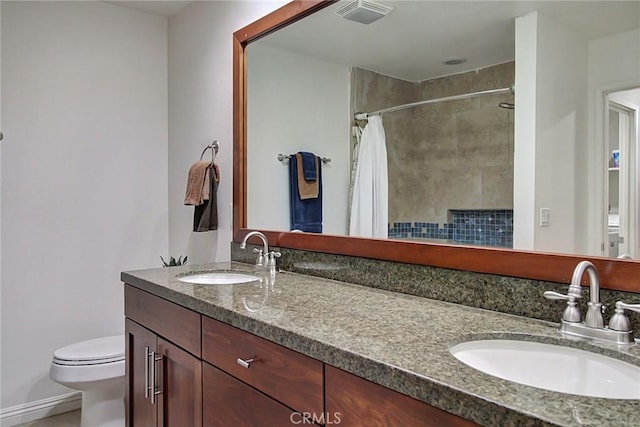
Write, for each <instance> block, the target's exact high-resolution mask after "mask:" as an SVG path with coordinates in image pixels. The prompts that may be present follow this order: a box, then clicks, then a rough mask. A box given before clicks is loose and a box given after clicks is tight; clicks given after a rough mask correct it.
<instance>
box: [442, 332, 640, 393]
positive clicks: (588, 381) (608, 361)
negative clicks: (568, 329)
mask: <svg viewBox="0 0 640 427" xmlns="http://www.w3.org/2000/svg"><path fill="white" fill-rule="evenodd" d="M450 351H451V354H453V355H454V356H455V357H456V358H457V359H458V360H460V361H461V362H463V363H465V364H467V365H469V366H471V367H472V368H475V369H478V370H479V371H482V372H484V373H487V374H490V375H493V376H495V377H498V378H502V379H505V380H509V381H513V382H516V383H519V384H524V385H528V386H532V387H537V388H542V389H545V390H551V391H558V392H562V393H568V394H576V395H579V396H590V397H603V398H609V399H635V400H638V399H640V367H638V366H635V365H632V364H630V363H627V362H623V361H621V360H618V359H614V358H611V357H607V356H603V355H601V354H597V353H591V352H589V351H583V350H578V349H575V348H571V347H564V346H559V345H553V344H543V343H539V342H531V341H517V340H502V339H495V340H477V341H467V342H463V343H461V344H457V345H455V346H453V347H451V348H450Z"/></svg>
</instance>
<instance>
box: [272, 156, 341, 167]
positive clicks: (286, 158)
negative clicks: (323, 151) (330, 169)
mask: <svg viewBox="0 0 640 427" xmlns="http://www.w3.org/2000/svg"><path fill="white" fill-rule="evenodd" d="M290 158H291V156H288V155H286V154H282V153H278V161H279V162H284V161H285V160H288V159H290ZM320 161H322V163H323V164H325V165H326V164H327V163H329V162H330V161H331V159H330V158H329V157H320Z"/></svg>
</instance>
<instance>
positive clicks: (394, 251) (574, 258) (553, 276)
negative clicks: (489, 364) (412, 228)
mask: <svg viewBox="0 0 640 427" xmlns="http://www.w3.org/2000/svg"><path fill="white" fill-rule="evenodd" d="M332 3H334V2H333V1H293V2H291V3H289V4H287V5H285V6H283V7H282V8H280V9H278V10H276V11H274V12H273V13H271V14H269V15H267V16H265V17H263V18H261V19H259V20H258V21H256V22H254V23H252V24H250V25H248V26H246V27H244V28H243V29H241V30H238V31H237V32H235V33H234V36H233V64H234V65H233V86H234V103H233V105H234V107H233V108H234V121H233V132H234V191H233V202H234V207H233V238H234V241H235V242H239V241H240V240H241V239H242V237H243V236H244V235H245V234H246V233H247V232H248V228H247V226H248V222H247V218H248V215H247V181H248V180H247V174H248V173H249V171H248V168H247V150H248V144H247V99H248V98H247V70H248V67H247V63H248V55H247V48H248V46H249V45H250V44H251V43H252V42H255V41H257V40H259V39H260V38H262V37H263V36H265V35H267V34H270V33H272V32H274V31H277V30H278V29H280V28H283V27H284V26H287V25H289V24H291V23H293V22H296V21H298V20H301V19H304V18H305V17H306V16H308V15H310V14H313V13H315V12H317V11H318V10H321V9H323V8H325V7H327V6H330V5H331V4H332ZM265 197H268V195H265ZM264 209H269V205H268V203H265V207H264ZM249 225H251V224H249ZM252 229H253V228H252ZM261 231H263V232H264V233H265V234H266V235H267V236H268V237H269V241H270V243H271V244H272V245H274V246H278V247H282V248H291V249H299V250H309V251H317V252H326V253H332V254H339V255H349V256H357V257H364V258H371V259H380V260H386V261H394V262H403V263H411V264H420V265H428V266H434V267H442V268H450V269H460V270H468V271H474V272H479V273H490V274H497V275H504V276H511V277H520V278H528V279H535V280H548V281H553V282H560V283H568V282H569V281H570V279H571V275H572V272H573V269H574V268H575V266H576V264H577V263H578V262H579V261H581V260H584V259H589V260H591V261H592V262H593V263H594V264H595V265H596V267H597V268H598V271H599V273H600V276H601V282H602V287H603V288H607V289H616V290H623V291H630V292H640V262H638V261H635V260H621V259H620V260H619V259H611V258H605V257H599V256H583V255H569V254H561V253H554V252H537V251H529V250H526V251H525V250H513V249H502V248H483V247H475V246H464V245H449V244H439V243H422V242H414V241H399V240H392V239H365V238H358V237H346V236H339V235H326V234H312V233H292V232H287V231H281V230H269V229H261Z"/></svg>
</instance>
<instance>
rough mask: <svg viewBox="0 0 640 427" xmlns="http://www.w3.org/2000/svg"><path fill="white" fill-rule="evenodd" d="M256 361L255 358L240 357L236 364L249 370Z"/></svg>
mask: <svg viewBox="0 0 640 427" xmlns="http://www.w3.org/2000/svg"><path fill="white" fill-rule="evenodd" d="M255 360H256V357H255V356H253V357H252V358H251V359H240V358H239V357H238V360H236V362H237V363H238V365H240V366H242V367H243V368H247V369H249V367H250V366H251V363H252V362H254V361H255Z"/></svg>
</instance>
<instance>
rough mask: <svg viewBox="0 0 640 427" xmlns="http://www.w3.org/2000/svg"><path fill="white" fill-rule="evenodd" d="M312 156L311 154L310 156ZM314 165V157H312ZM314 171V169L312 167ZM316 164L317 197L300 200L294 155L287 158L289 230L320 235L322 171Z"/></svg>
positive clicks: (296, 163) (296, 164)
mask: <svg viewBox="0 0 640 427" xmlns="http://www.w3.org/2000/svg"><path fill="white" fill-rule="evenodd" d="M312 155H313V154H312ZM313 159H314V164H315V156H314V158H313ZM314 169H315V167H314ZM321 169H322V168H321V166H320V163H319V162H318V170H317V171H316V172H317V173H316V179H317V180H318V185H319V188H318V197H317V198H314V199H306V200H301V199H300V192H299V191H298V162H296V156H295V154H293V155H291V157H290V158H289V211H290V219H291V230H300V231H306V232H309V233H322V170H321Z"/></svg>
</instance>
